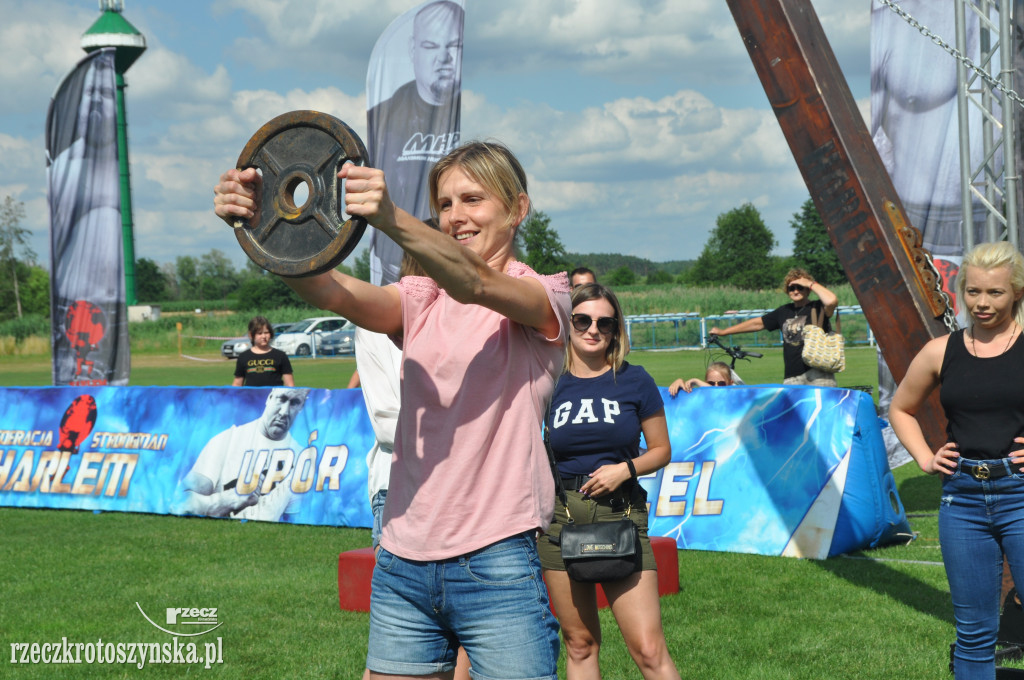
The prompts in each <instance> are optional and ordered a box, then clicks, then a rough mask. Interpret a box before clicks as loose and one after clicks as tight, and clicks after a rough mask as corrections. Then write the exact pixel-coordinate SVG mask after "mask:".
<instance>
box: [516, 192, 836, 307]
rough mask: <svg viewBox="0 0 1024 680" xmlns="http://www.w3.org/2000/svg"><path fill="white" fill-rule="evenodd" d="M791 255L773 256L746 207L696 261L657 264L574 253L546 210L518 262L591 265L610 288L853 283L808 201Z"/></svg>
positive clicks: (521, 246)
mask: <svg viewBox="0 0 1024 680" xmlns="http://www.w3.org/2000/svg"><path fill="white" fill-rule="evenodd" d="M790 227H792V228H793V230H794V237H793V255H790V256H779V255H772V251H773V250H774V249H775V247H776V246H777V245H778V243H777V241H776V239H775V236H774V234H773V233H772V231H771V230H770V229H769V228H768V226H767V225H766V224H765V223H764V219H763V218H762V217H761V214H760V212H758V210H757V208H755V207H754V206H753V205H752V204H750V203H744V204H743V205H741V206H739V207H738V208H734V209H732V210H729V211H727V212H724V213H722V214H721V215H719V216H718V219H717V220H716V222H715V226H714V228H713V229H712V230H711V232H710V234H709V235H708V240H707V241H706V242H705V244H704V249H703V250H702V251H701V254H700V257H698V258H697V260H696V261H695V262H685V261H681V262H666V263H660V264H659V263H654V262H651V261H650V260H645V259H643V258H639V257H634V256H629V255H617V254H609V253H604V254H597V253H594V254H579V253H570V252H567V251H566V250H565V247H564V246H563V245H562V242H561V239H560V238H559V237H558V233H557V232H556V231H555V229H554V228H553V227H552V226H551V218H550V217H548V216H547V215H546V214H545V213H544V212H541V211H538V212H536V213H534V214H533V215H532V216H531V217H530V218H529V219H528V220H527V221H526V222H524V223H523V224H522V225H520V227H519V230H518V232H517V234H516V252H517V255H518V257H519V258H520V259H521V260H523V261H524V262H525V263H526V264H528V265H530V266H531V267H532V268H533V269H534V270H536V271H537V272H539V273H541V274H551V273H554V272H558V271H568V270H572V269H574V268H576V267H580V266H584V267H588V268H590V269H592V270H594V272H596V273H597V275H598V277H599V278H600V279H601V281H603V282H606V283H607V284H608V285H611V286H627V285H633V284H636V283H641V282H642V283H645V284H647V285H660V284H666V283H682V284H688V285H702V286H734V287H736V288H742V289H748V290H757V289H764V288H774V287H776V286H778V285H779V283H780V282H781V280H782V279H783V277H784V276H785V274H786V272H787V271H788V270H789V269H791V268H793V267H802V268H804V269H807V270H808V271H810V272H811V273H812V274H813V275H814V276H815V278H817V279H818V280H819V281H821V282H822V283H824V284H826V285H836V284H842V283H845V282H846V281H847V279H846V274H845V272H844V271H843V266H842V264H841V263H840V262H839V257H838V255H837V254H836V252H835V249H834V248H833V247H832V241H831V240H830V239H829V236H828V231H827V230H826V229H825V224H824V222H823V221H822V219H821V216H820V215H819V214H818V210H817V208H816V207H815V206H814V202H813V201H811V199H810V198H808V199H807V200H806V201H805V202H804V204H803V205H802V206H801V207H800V210H799V212H796V213H794V214H793V219H792V220H791V221H790Z"/></svg>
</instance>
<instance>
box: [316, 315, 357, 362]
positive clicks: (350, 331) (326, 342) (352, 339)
mask: <svg viewBox="0 0 1024 680" xmlns="http://www.w3.org/2000/svg"><path fill="white" fill-rule="evenodd" d="M319 338H320V339H319V340H318V341H317V344H316V347H317V350H316V351H317V354H323V355H326V356H334V355H338V354H354V353H355V351H356V325H355V324H354V323H352V322H351V321H349V322H347V323H346V324H345V325H344V326H343V327H342V328H340V329H339V330H336V331H331V332H329V333H324V334H322V335H320V336H319Z"/></svg>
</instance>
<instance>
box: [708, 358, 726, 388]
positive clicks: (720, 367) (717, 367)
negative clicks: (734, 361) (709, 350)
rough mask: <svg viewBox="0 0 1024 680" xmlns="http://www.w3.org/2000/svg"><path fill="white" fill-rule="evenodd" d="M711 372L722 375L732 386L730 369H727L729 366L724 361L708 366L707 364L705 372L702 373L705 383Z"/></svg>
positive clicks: (714, 362)
mask: <svg viewBox="0 0 1024 680" xmlns="http://www.w3.org/2000/svg"><path fill="white" fill-rule="evenodd" d="M711 371H714V372H716V373H719V374H721V375H724V376H725V378H726V380H728V381H729V384H730V385H731V384H732V369H731V368H729V364H727V363H725V362H724V361H712V362H711V363H710V364H708V368H707V370H706V371H704V380H705V381H707V379H708V375H709V374H710V373H711Z"/></svg>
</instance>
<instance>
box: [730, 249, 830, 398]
mask: <svg viewBox="0 0 1024 680" xmlns="http://www.w3.org/2000/svg"><path fill="white" fill-rule="evenodd" d="M783 288H784V289H785V290H786V294H787V295H789V299H790V300H791V302H790V303H789V304H786V305H783V306H781V307H779V308H777V309H775V310H772V311H771V312H768V313H767V314H765V315H764V316H758V317H754V318H753V319H747V320H746V321H741V322H740V323H738V324H735V325H733V326H729V327H727V328H718V327H717V326H716V327H713V328H712V329H711V333H713V334H714V335H733V334H734V333H754V332H756V331H761V330H767V331H777V330H781V331H782V361H783V365H784V376H783V381H782V382H783V384H784V385H816V386H818V387H835V386H836V378H835V375H834V374H832V373H826V372H825V371H820V370H818V369H816V368H811V367H810V366H808V365H807V364H805V363H804V362H803V359H802V358H801V357H802V353H803V348H804V338H803V332H802V331H803V327H804V325H805V324H808V323H812V321H811V315H812V313H813V314H814V316H815V318H817V320H818V325H819V326H822V328H823V329H824V330H825V332H826V333H827V332H829V331H831V330H832V325H831V323H829V318H830V317H831V316H832V313H833V312H834V311H835V309H836V305H837V304H839V299H838V298H837V297H836V295H835V293H833V292H832V291H830V290H829V289H828V288H826V287H825V286H823V285H821V284H820V283H818V282H817V281H815V280H814V279H813V278H811V275H810V274H808V273H807V272H806V271H804V270H803V269H790V270H789V272H788V273H787V274H786V278H785V279H784V281H783ZM812 292H813V293H815V294H816V295H817V296H818V297H819V298H820V299H818V300H811V299H810V297H809V296H810V294H811V293H812Z"/></svg>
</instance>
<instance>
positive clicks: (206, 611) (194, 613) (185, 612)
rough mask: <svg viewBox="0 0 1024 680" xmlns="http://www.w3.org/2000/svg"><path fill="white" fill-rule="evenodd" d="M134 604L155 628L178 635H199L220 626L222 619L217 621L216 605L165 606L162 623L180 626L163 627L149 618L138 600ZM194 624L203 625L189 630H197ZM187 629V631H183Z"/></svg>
mask: <svg viewBox="0 0 1024 680" xmlns="http://www.w3.org/2000/svg"><path fill="white" fill-rule="evenodd" d="M135 606H136V607H138V608H139V613H140V614H142V616H143V618H145V619H146V620H147V621H149V623H150V625H152V626H153V627H154V628H156V629H157V630H162V631H163V632H165V633H167V634H168V635H177V636H179V637H196V636H199V635H205V634H207V633H209V632H210V631H212V630H216V629H217V628H220V626H221V623H223V622H222V621H217V608H216V607H167V609H166V617H165V621H166V623H165V624H164V625H166V626H168V627H170V626H174V627H181V626H184V627H185V628H181V629H179V630H175V629H170V630H169V629H168V628H164V627H163V626H161V625H159V624H158V623H157V622H156V621H154V620H153V619H151V618H150V617H149V615H148V614H146V612H144V611H142V605H140V604H139V603H138V602H136V603H135ZM195 626H203V627H204V628H203V630H200V631H199V632H198V633H196V632H191V631H195V630H197V629H196V628H195ZM185 631H189V632H185Z"/></svg>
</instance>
